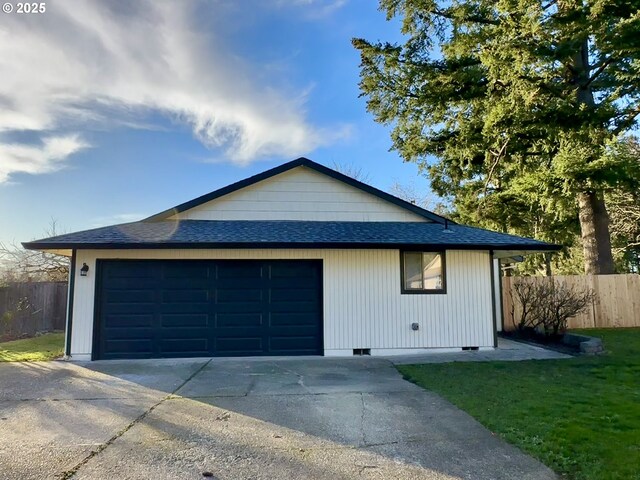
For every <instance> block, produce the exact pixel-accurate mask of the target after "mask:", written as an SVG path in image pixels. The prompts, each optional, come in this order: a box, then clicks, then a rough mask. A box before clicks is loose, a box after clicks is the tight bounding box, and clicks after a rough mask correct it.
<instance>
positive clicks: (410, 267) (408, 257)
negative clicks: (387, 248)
mask: <svg viewBox="0 0 640 480" xmlns="http://www.w3.org/2000/svg"><path fill="white" fill-rule="evenodd" d="M422 285H423V284H422V254H421V253H420V252H406V253H405V254H404V288H406V289H407V290H421V289H422Z"/></svg>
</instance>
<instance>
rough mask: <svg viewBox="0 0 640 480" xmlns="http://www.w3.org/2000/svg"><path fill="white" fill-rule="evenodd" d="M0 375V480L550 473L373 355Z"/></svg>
mask: <svg viewBox="0 0 640 480" xmlns="http://www.w3.org/2000/svg"><path fill="white" fill-rule="evenodd" d="M0 385H1V386H2V389H1V390H0V418H3V420H0V478H11V479H23V478H24V479H28V478H34V479H35V478H39V479H40V478H77V479H103V478H119V479H121V478H122V479H123V478H131V479H137V478H154V479H165V478H166V479H177V478H194V479H197V478H203V477H202V473H203V472H205V471H206V472H211V473H212V474H213V475H214V476H215V478H218V479H234V480H235V479H244V478H247V479H249V478H256V479H258V478H260V479H271V478H273V479H304V478H312V479H332V480H333V479H341V478H380V479H382V478H384V479H395V478H398V479H412V478H415V479H479V480H482V479H523V480H526V479H551V478H556V477H555V475H554V474H553V473H552V472H551V471H550V470H549V469H548V468H546V467H545V466H543V465H542V464H540V463H539V462H537V461H536V460H534V459H532V458H531V457H529V456H527V455H525V454H523V453H522V452H520V451H519V450H517V449H516V448H515V447H512V446H510V445H508V444H506V443H504V442H502V441H501V440H499V439H498V438H497V437H495V436H494V435H493V434H492V433H491V432H489V431H488V430H486V429H485V428H484V427H482V426H481V425H480V424H478V423H477V422H476V421H475V420H473V419H472V418H471V417H469V416H468V415H467V414H466V413H464V412H462V411H460V410H459V409H457V408H456V407H454V406H453V405H451V404H450V403H448V402H446V401H445V400H443V399H441V398H440V397H438V396H437V395H435V394H432V393H430V392H428V391H425V390H423V389H421V388H419V387H417V386H415V385H413V384H411V383H409V382H406V381H404V380H403V379H402V378H401V376H400V375H399V374H398V372H397V371H396V369H395V368H394V367H393V365H392V364H391V363H390V362H389V361H387V360H382V359H376V358H353V359H351V358H349V359H330V358H321V357H320V358H318V357H315V358H297V359H280V358H275V359H264V358H261V359H255V358H252V359H213V360H211V359H188V360H131V361H120V360H119V361H102V362H92V363H84V364H73V363H65V362H49V363H31V364H4V365H2V364H0Z"/></svg>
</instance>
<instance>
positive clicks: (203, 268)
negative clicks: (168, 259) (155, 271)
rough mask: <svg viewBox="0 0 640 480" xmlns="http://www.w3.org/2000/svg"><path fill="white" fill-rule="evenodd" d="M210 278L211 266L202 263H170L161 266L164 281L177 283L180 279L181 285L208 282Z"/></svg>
mask: <svg viewBox="0 0 640 480" xmlns="http://www.w3.org/2000/svg"><path fill="white" fill-rule="evenodd" d="M210 276H211V266H210V265H208V264H202V263H191V262H180V261H176V262H172V263H165V264H164V265H163V266H162V278H163V279H164V280H169V281H170V280H174V281H177V282H179V281H180V279H182V280H183V281H182V283H184V282H185V281H187V282H197V281H199V280H200V281H204V280H208V279H209V277H210Z"/></svg>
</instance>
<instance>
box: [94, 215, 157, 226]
mask: <svg viewBox="0 0 640 480" xmlns="http://www.w3.org/2000/svg"><path fill="white" fill-rule="evenodd" d="M149 215H150V214H144V213H118V214H116V215H109V216H106V217H98V218H95V219H94V220H93V222H91V228H98V227H105V226H107V225H113V224H117V223H129V222H137V221H138V220H142V219H143V218H147V217H148V216H149Z"/></svg>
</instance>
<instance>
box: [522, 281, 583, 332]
mask: <svg viewBox="0 0 640 480" xmlns="http://www.w3.org/2000/svg"><path fill="white" fill-rule="evenodd" d="M514 293H515V297H516V299H517V303H519V304H520V311H519V312H517V313H518V315H516V312H515V310H514V311H513V312H512V313H514V315H513V321H514V324H515V327H516V329H517V330H518V331H519V332H520V333H524V332H526V331H528V330H535V331H536V332H537V333H542V334H544V335H545V336H557V335H561V334H563V333H564V332H565V330H566V329H567V322H568V321H569V319H570V318H573V317H575V316H576V315H580V314H581V313H583V312H585V311H586V310H588V309H589V307H591V305H592V304H593V301H594V300H595V293H594V292H593V290H591V289H581V288H578V287H575V286H569V285H567V284H566V283H564V282H559V281H557V280H555V279H554V278H553V277H544V278H542V279H532V278H521V279H518V280H516V281H515V282H514V283H513V289H512V291H511V296H512V299H513V296H514ZM515 303H516V302H512V304H513V305H515ZM516 319H517V320H516Z"/></svg>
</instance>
